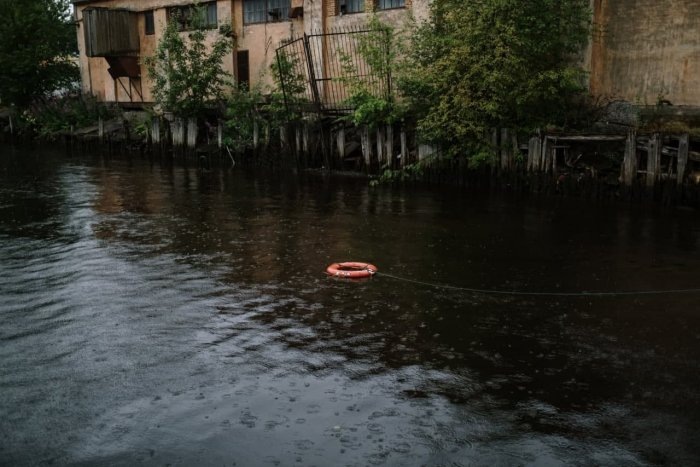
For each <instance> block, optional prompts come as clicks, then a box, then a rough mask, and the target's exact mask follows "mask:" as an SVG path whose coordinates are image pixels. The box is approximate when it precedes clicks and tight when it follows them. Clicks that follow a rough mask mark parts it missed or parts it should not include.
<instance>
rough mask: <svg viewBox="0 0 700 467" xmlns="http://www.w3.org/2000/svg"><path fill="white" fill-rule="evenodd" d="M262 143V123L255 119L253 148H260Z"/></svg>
mask: <svg viewBox="0 0 700 467" xmlns="http://www.w3.org/2000/svg"><path fill="white" fill-rule="evenodd" d="M259 145H260V125H259V124H258V121H257V120H254V121H253V149H258V146H259Z"/></svg>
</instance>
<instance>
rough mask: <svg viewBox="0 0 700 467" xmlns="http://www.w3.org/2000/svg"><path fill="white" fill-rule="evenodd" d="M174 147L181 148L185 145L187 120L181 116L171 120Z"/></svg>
mask: <svg viewBox="0 0 700 467" xmlns="http://www.w3.org/2000/svg"><path fill="white" fill-rule="evenodd" d="M170 131H171V133H172V138H173V147H175V148H177V149H181V148H182V147H183V146H184V145H185V122H184V121H183V120H182V119H181V118H173V121H172V122H170Z"/></svg>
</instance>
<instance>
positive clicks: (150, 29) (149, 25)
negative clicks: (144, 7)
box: [143, 10, 156, 36]
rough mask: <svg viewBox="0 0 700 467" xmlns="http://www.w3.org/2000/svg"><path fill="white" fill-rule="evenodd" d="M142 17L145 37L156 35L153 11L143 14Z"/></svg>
mask: <svg viewBox="0 0 700 467" xmlns="http://www.w3.org/2000/svg"><path fill="white" fill-rule="evenodd" d="M143 16H144V18H145V20H146V35H147V36H152V35H153V34H155V33H156V22H155V20H154V19H153V10H150V11H146V12H144V14H143Z"/></svg>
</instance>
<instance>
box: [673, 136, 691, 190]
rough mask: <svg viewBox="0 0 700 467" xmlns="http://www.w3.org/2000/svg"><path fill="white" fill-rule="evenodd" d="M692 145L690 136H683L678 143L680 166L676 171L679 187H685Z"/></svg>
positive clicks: (678, 165)
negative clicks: (689, 151)
mask: <svg viewBox="0 0 700 467" xmlns="http://www.w3.org/2000/svg"><path fill="white" fill-rule="evenodd" d="M689 145H690V137H689V136H688V134H687V133H686V134H684V135H681V137H680V141H679V142H678V164H677V170H676V172H677V173H676V183H677V184H678V186H681V185H683V181H684V180H685V171H686V168H687V167H688V147H689Z"/></svg>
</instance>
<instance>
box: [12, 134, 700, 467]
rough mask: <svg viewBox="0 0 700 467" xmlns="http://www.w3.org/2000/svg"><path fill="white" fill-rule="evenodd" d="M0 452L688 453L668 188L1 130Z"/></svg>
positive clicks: (695, 302) (684, 238)
mask: <svg viewBox="0 0 700 467" xmlns="http://www.w3.org/2000/svg"><path fill="white" fill-rule="evenodd" d="M0 154H1V155H0V260H1V261H0V464H2V465H13V466H15V465H48V464H53V465H124V466H132V465H140V464H145V465H182V466H190V465H217V466H224V465H237V466H248V465H255V466H257V465H263V466H265V465H270V466H278V465H279V466H286V465H301V466H313V465H316V466H331V465H333V466H335V465H338V466H345V465H348V466H367V465H391V466H404V465H426V466H466V465H477V466H481V465H483V466H494V465H500V466H511V465H514V466H515V465H518V466H519V465H610V466H628V465H629V466H636V465H699V464H700V389H699V387H700V294H679V295H659V296H646V295H640V296H624V297H547V296H542V297H539V296H529V297H512V296H493V295H483V294H475V293H470V292H467V291H463V290H457V289H440V288H435V287H431V286H428V285H421V284H416V283H412V282H407V281H403V280H399V279H396V278H394V277H389V276H382V275H381V274H379V275H378V276H376V277H375V278H373V279H372V280H369V281H362V282H348V281H339V280H335V279H331V278H328V277H326V276H325V275H324V274H323V271H324V269H325V267H326V266H327V265H328V264H330V263H332V262H335V261H344V260H347V261H350V260H356V261H370V262H372V263H374V264H376V265H377V266H378V267H379V269H380V273H381V272H386V273H389V274H391V275H393V276H398V277H401V278H406V279H411V280H415V281H420V282H427V283H434V284H445V285H451V286H454V287H465V288H493V289H505V290H518V291H543V290H547V291H559V292H569V291H571V292H576V291H611V290H651V289H678V288H699V287H700V282H699V281H700V261H699V258H700V254H699V253H700V251H699V250H700V220H699V216H698V213H696V212H692V211H681V210H663V211H658V212H654V211H653V210H651V209H640V208H630V207H627V206H611V205H607V206H596V205H594V204H590V203H588V204H586V203H576V202H572V201H563V200H521V199H512V198H508V197H494V196H491V197H489V196H477V195H475V194H469V193H463V192H455V191H451V190H447V189H441V190H426V189H424V190H421V189H413V190H396V189H389V188H381V187H380V188H370V187H368V186H367V183H366V182H365V181H361V180H348V179H345V180H343V179H331V178H324V177H321V176H312V175H307V176H303V177H296V176H290V175H284V174H270V173H267V174H254V173H246V172H244V171H242V170H238V169H236V170H233V171H229V172H220V171H212V172H199V171H197V170H196V169H186V168H182V167H177V166H176V167H167V166H162V165H160V164H157V163H156V164H149V163H148V162H144V161H140V160H139V161H131V162H129V161H124V160H121V161H117V160H111V161H106V160H103V159H100V158H97V157H96V158H83V159H78V158H68V157H66V156H63V155H56V154H50V153H49V152H43V153H29V152H27V151H18V150H14V151H11V150H10V149H9V148H7V147H5V148H0Z"/></svg>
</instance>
